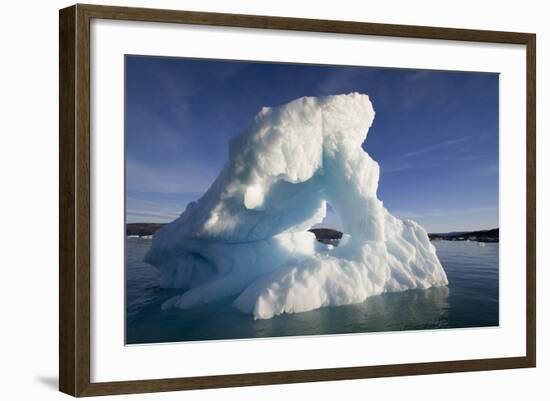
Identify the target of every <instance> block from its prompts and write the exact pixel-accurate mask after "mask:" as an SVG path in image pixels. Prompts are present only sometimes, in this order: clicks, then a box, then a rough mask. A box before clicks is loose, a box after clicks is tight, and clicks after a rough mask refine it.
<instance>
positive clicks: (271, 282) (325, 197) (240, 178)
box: [147, 93, 447, 318]
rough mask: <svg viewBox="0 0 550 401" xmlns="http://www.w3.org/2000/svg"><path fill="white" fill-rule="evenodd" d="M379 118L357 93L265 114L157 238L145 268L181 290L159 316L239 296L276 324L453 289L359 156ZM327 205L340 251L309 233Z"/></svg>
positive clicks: (419, 233)
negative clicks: (372, 299)
mask: <svg viewBox="0 0 550 401" xmlns="http://www.w3.org/2000/svg"><path fill="white" fill-rule="evenodd" d="M373 119H374V110H373V108H372V105H371V102H370V100H369V97H368V96H367V95H363V94H358V93H351V94H348V95H338V96H328V97H322V98H314V97H304V98H300V99H297V100H294V101H292V102H290V103H288V104H286V105H284V106H281V107H276V108H263V109H262V110H261V111H260V112H259V113H258V114H257V115H256V117H255V118H254V120H253V121H252V122H251V124H250V125H249V126H248V128H246V129H245V130H244V132H242V133H241V134H240V135H238V136H236V137H234V138H233V139H232V140H231V141H230V146H229V160H228V162H227V163H226V164H225V166H224V168H223V169H222V171H221V172H220V174H219V176H218V177H217V179H216V180H215V181H214V183H213V184H212V185H211V187H210V188H209V189H208V191H207V192H206V193H205V194H204V195H203V196H202V197H201V198H200V199H199V200H198V201H197V202H192V203H190V204H189V205H188V206H187V208H186V210H185V211H184V212H183V213H182V215H181V216H180V217H179V218H177V219H176V220H174V221H173V222H172V223H170V224H168V225H167V226H165V227H164V228H162V229H161V230H159V231H158V232H157V233H156V234H155V236H154V238H153V245H152V248H151V251H150V252H149V253H148V255H147V261H148V262H150V263H151V264H153V265H154V266H156V267H157V268H158V269H159V270H160V272H161V285H162V286H163V287H173V288H180V289H182V290H185V292H183V294H182V295H180V296H177V297H174V298H172V299H170V300H168V301H167V302H166V303H165V304H164V305H163V307H165V308H167V307H180V308H189V307H192V306H194V305H197V304H201V303H206V302H211V301H214V300H216V299H220V298H224V297H228V296H236V300H235V302H234V305H235V306H236V307H237V308H239V309H240V310H241V311H243V312H245V313H250V314H252V315H254V317H255V318H271V317H273V316H275V315H278V314H281V313H294V312H304V311H308V310H312V309H316V308H319V307H322V306H327V305H342V304H349V303H357V302H362V301H364V300H365V299H366V298H367V297H369V296H372V295H377V294H380V293H383V292H386V291H402V290H407V289H412V288H428V287H431V286H441V285H446V284H447V277H446V274H445V272H444V270H443V268H442V266H441V264H440V263H439V260H438V259H437V256H436V253H435V248H434V247H433V245H432V244H431V243H430V241H429V239H428V236H427V234H426V231H424V229H423V228H421V227H420V226H419V225H417V224H416V223H414V222H412V221H410V220H399V219H397V218H395V217H393V216H392V215H391V214H390V213H389V212H388V211H387V210H386V209H385V208H384V207H383V205H382V202H381V201H380V200H379V199H378V198H377V196H376V191H377V187H378V177H379V167H378V164H377V163H376V162H375V161H374V160H373V159H371V157H370V156H369V155H368V154H367V153H366V152H365V151H364V150H363V149H362V147H361V145H362V143H363V141H364V140H365V138H366V134H367V131H368V129H369V127H370V126H371V124H372V121H373ZM327 201H328V202H330V204H331V205H332V206H333V207H334V208H335V210H336V212H337V213H338V214H339V216H340V220H341V222H342V226H343V229H344V232H345V233H346V235H345V236H344V238H342V240H341V241H340V245H339V246H338V247H336V248H333V249H331V247H329V246H326V245H323V244H320V243H318V242H317V241H316V240H315V236H314V235H313V234H312V233H310V232H308V231H307V230H308V229H309V228H310V227H311V226H313V225H315V224H317V223H319V222H321V221H322V220H323V218H324V217H325V213H326V202H327Z"/></svg>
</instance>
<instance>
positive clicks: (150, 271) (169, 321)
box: [126, 238, 499, 344]
mask: <svg viewBox="0 0 550 401" xmlns="http://www.w3.org/2000/svg"><path fill="white" fill-rule="evenodd" d="M433 243H434V245H435V247H436V248H437V255H438V257H439V259H440V261H441V263H442V264H443V267H444V269H445V271H446V272H447V276H448V278H449V285H448V286H447V287H439V288H431V289H428V290H409V291H405V292H399V293H389V294H382V295H378V296H374V297H370V298H368V299H367V301H366V302H363V303H361V304H356V305H344V306H335V307H327V308H321V309H318V310H314V311H311V312H305V313H297V314H285V315H281V316H277V317H274V318H273V319H268V320H254V319H253V318H252V316H250V315H245V314H243V313H241V312H239V311H238V310H237V309H235V308H234V307H233V306H232V305H231V304H232V301H233V298H229V299H224V300H221V301H219V302H215V303H211V304H208V305H203V306H200V307H196V308H192V309H188V310H178V309H171V310H166V311H162V310H161V305H162V303H163V302H164V301H165V300H166V299H168V298H170V297H172V296H173V295H176V294H178V291H175V290H167V289H161V288H160V287H159V285H158V275H157V271H156V269H155V268H153V267H152V266H151V265H149V264H147V263H145V262H143V257H144V255H145V254H146V253H147V251H148V249H149V247H150V246H151V240H150V239H143V238H128V239H127V243H126V244H127V246H126V252H127V255H126V258H127V265H126V343H127V344H144V343H159V342H178V341H197V340H221V339H238V338H259V337H280V336H304V335H319V334H344V333H364V332H379V331H398V330H423V329H450V328H465V327H488V326H498V324H499V307H498V305H499V304H498V299H499V286H498V277H499V275H498V255H499V252H498V251H499V245H498V243H478V242H467V241H454V242H453V241H434V242H433Z"/></svg>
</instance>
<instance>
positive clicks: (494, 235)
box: [428, 228, 499, 242]
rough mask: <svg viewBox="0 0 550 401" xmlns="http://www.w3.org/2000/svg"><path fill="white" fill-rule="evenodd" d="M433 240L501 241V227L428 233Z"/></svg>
mask: <svg viewBox="0 0 550 401" xmlns="http://www.w3.org/2000/svg"><path fill="white" fill-rule="evenodd" d="M428 236H429V237H430V239H431V240H432V241H438V240H445V241H478V242H499V229H498V228H493V229H491V230H480V231H468V232H453V233H443V234H436V233H433V234H428Z"/></svg>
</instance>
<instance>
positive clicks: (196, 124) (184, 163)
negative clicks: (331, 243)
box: [126, 56, 498, 232]
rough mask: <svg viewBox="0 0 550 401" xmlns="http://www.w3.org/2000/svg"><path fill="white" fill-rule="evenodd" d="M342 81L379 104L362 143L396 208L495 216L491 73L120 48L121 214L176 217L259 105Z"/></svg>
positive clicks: (494, 82) (476, 223)
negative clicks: (146, 53)
mask: <svg viewBox="0 0 550 401" xmlns="http://www.w3.org/2000/svg"><path fill="white" fill-rule="evenodd" d="M348 92H362V93H367V94H368V95H369V96H370V98H371V101H372V103H373V106H374V109H375V111H376V118H375V120H374V123H373V126H372V127H371V129H370V130H369V133H368V137H367V140H366V141H365V143H364V144H363V147H364V149H365V150H366V151H368V153H369V154H370V155H371V157H372V158H373V159H374V160H376V161H378V163H379V164H380V170H381V174H380V183H379V189H378V197H379V198H380V199H381V200H382V201H383V202H384V205H385V206H386V208H388V210H389V211H390V212H391V213H392V214H394V215H396V216H399V217H402V218H411V219H413V220H415V221H417V222H418V223H420V224H421V225H423V226H424V227H425V228H426V229H427V230H428V231H429V232H447V231H462V230H473V229H482V228H493V227H498V74H489V73H465V72H445V71H426V70H404V69H385V68H367V67H341V66H319V65H299V64H277V63H251V62H233V61H223V62H222V61H214V60H212V61H211V60H193V59H182V58H164V57H162V58H157V57H141V56H127V58H126V215H127V221H128V222H167V221H171V220H172V219H174V218H175V217H177V216H178V215H179V213H181V211H183V209H184V208H185V206H186V205H187V203H188V202H190V201H192V200H196V199H198V198H199V197H200V196H201V195H202V193H204V191H206V190H207V189H208V187H209V186H210V184H211V183H212V181H213V180H214V178H215V177H216V176H217V174H218V172H219V170H220V169H221V167H222V166H223V164H224V162H225V161H226V159H227V152H228V149H227V142H228V138H230V137H231V136H233V135H236V134H237V133H239V132H240V131H241V129H242V128H243V127H245V126H246V124H247V123H248V122H249V121H250V119H251V118H252V117H253V116H254V115H255V114H256V113H257V112H258V111H259V110H260V109H261V107H263V106H277V105H281V104H284V103H287V102H289V101H291V100H293V99H296V98H298V97H302V96H323V95H332V94H339V93H348ZM325 223H326V224H325V225H329V226H333V225H337V224H338V219H337V218H336V217H335V216H334V215H333V214H332V213H329V217H328V220H327V221H326V222H325Z"/></svg>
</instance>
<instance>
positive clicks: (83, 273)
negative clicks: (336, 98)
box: [59, 4, 536, 396]
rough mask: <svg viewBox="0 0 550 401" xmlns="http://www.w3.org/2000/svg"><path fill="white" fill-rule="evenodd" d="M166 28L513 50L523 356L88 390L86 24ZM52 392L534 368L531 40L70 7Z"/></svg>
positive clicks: (64, 26) (63, 62)
mask: <svg viewBox="0 0 550 401" xmlns="http://www.w3.org/2000/svg"><path fill="white" fill-rule="evenodd" d="M94 18H98V19H110V20H128V21H147V22H164V23H176V24H193V25H210V26H222V27H241V28H260V29H261V28H269V29H276V30H289V31H309V32H325V33H344V34H356V35H375V36H392V37H400V38H421V39H441V40H453V41H473V42H490V43H505V44H519V45H525V46H526V49H527V50H526V54H527V58H526V60H525V62H526V71H527V83H526V88H527V93H526V99H527V109H526V110H527V119H526V122H525V123H526V132H527V137H526V141H527V177H526V182H527V193H526V203H527V216H526V220H527V227H526V236H527V243H526V255H527V258H526V261H525V266H526V271H525V274H526V283H527V287H526V294H527V299H526V308H527V309H526V317H527V319H526V327H525V332H526V351H527V352H526V355H525V356H522V357H506V358H492V359H474V360H460V361H439V362H430V363H408V364H398V365H381V366H365V367H346V368H329V369H315V370H303V371H281V372H265V373H262V372H260V373H250V374H231V375H223V376H202V377H181V378H165V379H155V380H135V381H120V382H99V383H96V382H94V383H92V382H91V380H90V363H91V353H90V345H91V344H90V339H91V336H90V296H91V293H90V255H91V252H90V210H91V208H90V174H91V171H90V21H91V20H92V19H94ZM59 28H60V36H59V49H60V54H59V56H60V70H59V74H60V75H59V82H60V84H59V85H60V86H59V93H60V103H59V124H60V142H59V151H60V169H59V182H60V185H59V227H60V235H59V256H60V265H59V280H60V281H59V284H60V285H59V388H60V390H61V391H62V392H64V393H67V394H70V395H73V396H94V395H105V394H123V393H144V392H156V391H173V390H189V389H205V388H219V387H235V386H250V385H264V384H280V383H297V382H315V381H325V380H348V379H363V378H374V377H389V376H401V375H422V374H433V373H449V372H466V371H481V370H493V369H511V368H527V367H534V366H535V361H536V312H535V301H536V293H535V288H536V278H535V251H536V228H535V216H536V210H535V208H536V203H535V202H536V201H535V194H536V192H535V191H536V188H535V185H536V184H535V158H536V155H535V120H536V109H535V107H536V106H535V98H536V95H535V65H536V62H535V46H536V45H535V43H536V36H535V35H534V34H530V33H513V32H495V31H482V30H467V29H450V28H434V27H421V26H404V25H387V24H372V23H362V22H348V21H328V20H313V19H298V18H282V17H267V16H252V15H236V14H218V13H202V12H192V11H170V10H155V9H142V8H126V7H110V6H95V5H80V4H79V5H74V6H72V7H68V8H65V9H62V10H60V14H59Z"/></svg>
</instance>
